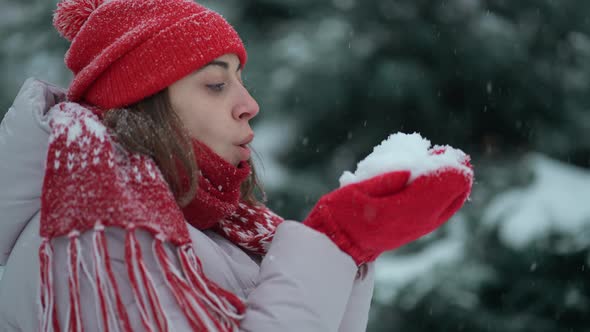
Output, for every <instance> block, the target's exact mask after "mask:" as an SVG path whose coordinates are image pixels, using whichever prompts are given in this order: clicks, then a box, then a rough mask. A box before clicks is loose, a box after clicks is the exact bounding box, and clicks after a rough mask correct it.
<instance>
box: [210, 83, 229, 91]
mask: <svg viewBox="0 0 590 332" xmlns="http://www.w3.org/2000/svg"><path fill="white" fill-rule="evenodd" d="M224 86H225V83H217V84H207V87H208V88H209V89H211V90H213V91H215V92H221V91H222V90H223V87H224Z"/></svg>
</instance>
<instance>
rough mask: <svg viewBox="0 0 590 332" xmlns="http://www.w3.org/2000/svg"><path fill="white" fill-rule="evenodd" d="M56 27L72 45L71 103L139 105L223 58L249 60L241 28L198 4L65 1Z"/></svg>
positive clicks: (68, 62) (68, 55) (137, 0)
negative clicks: (216, 59) (236, 28)
mask: <svg viewBox="0 0 590 332" xmlns="http://www.w3.org/2000/svg"><path fill="white" fill-rule="evenodd" d="M53 25H54V26H55V28H56V29H57V30H58V31H59V33H60V34H61V35H62V36H63V37H64V38H66V39H68V40H69V41H71V45H70V48H69V50H68V51H67V53H66V56H65V63H66V65H67V66H68V68H70V70H71V71H72V72H73V73H74V79H73V81H72V84H71V85H70V88H69V90H68V98H69V100H71V101H75V102H77V101H84V102H86V103H89V104H92V105H95V106H98V107H100V108H101V109H103V110H107V109H111V108H118V107H123V106H127V105H130V104H133V103H135V102H138V101H140V100H142V99H144V98H145V97H148V96H150V95H152V94H154V93H157V92H159V91H160V90H162V89H164V88H165V87H167V86H169V85H170V84H172V83H174V82H175V81H177V80H179V79H181V78H182V77H184V76H186V75H188V74H189V73H191V72H193V71H195V70H197V69H199V68H201V67H202V66H204V65H206V64H207V63H209V62H211V61H212V60H213V59H215V58H217V57H219V56H222V55H224V54H228V53H233V54H236V55H237V56H238V58H239V60H240V62H241V63H242V65H244V64H245V63H246V59H247V55H246V50H245V49H244V45H243V43H242V40H241V39H240V37H239V35H238V33H237V32H236V31H235V30H234V28H233V27H232V26H231V25H230V24H229V23H228V22H227V21H226V20H225V19H224V18H223V17H222V16H221V15H219V14H218V13H216V12H214V11H212V10H210V9H207V8H205V7H203V6H201V5H199V4H197V3H195V2H193V1H192V0H62V1H61V2H60V3H58V5H57V9H56V10H55V13H54V16H53Z"/></svg>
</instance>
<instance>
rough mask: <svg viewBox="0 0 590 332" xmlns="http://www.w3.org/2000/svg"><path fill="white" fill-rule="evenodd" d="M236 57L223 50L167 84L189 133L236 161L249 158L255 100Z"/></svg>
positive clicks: (229, 159) (174, 104) (173, 106)
mask: <svg viewBox="0 0 590 332" xmlns="http://www.w3.org/2000/svg"><path fill="white" fill-rule="evenodd" d="M241 75H242V69H241V66H240V61H239V60H238V57H237V56H236V55H234V54H226V55H223V56H220V57H218V58H216V59H215V60H213V61H212V62H211V63H209V64H208V65H206V66H205V67H203V68H201V69H199V70H197V71H195V72H194V73H192V74H189V75H188V76H186V77H184V78H182V79H180V80H178V81H176V82H174V83H173V84H172V85H170V86H169V87H168V93H169V95H170V101H171V103H172V108H173V109H174V110H175V111H176V113H177V114H178V116H179V117H180V120H181V121H182V122H183V124H184V126H185V128H186V129H187V130H188V133H189V134H190V135H191V137H193V138H195V139H197V140H199V141H201V142H203V143H205V145H207V146H208V147H209V148H211V149H212V150H213V151H215V152H216V153H217V154H218V155H220V156H221V157H222V158H223V159H225V160H226V161H228V162H230V163H232V164H233V165H237V164H238V163H239V162H240V161H242V160H248V159H249V158H250V149H249V148H248V147H247V146H246V144H249V143H250V142H251V141H252V139H253V138H254V132H253V131H252V128H250V123H249V121H250V119H252V118H253V117H255V116H256V114H258V111H259V107H258V103H256V101H255V100H254V99H253V98H252V96H251V95H250V93H248V91H247V90H246V88H245V87H244V85H243V83H242V78H241Z"/></svg>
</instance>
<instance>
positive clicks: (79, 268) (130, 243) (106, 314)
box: [39, 224, 246, 332]
mask: <svg viewBox="0 0 590 332" xmlns="http://www.w3.org/2000/svg"><path fill="white" fill-rule="evenodd" d="M135 230H136V227H135V226H134V225H133V224H130V225H129V226H128V227H127V229H126V236H125V261H126V268H127V274H128V277H129V282H130V285H131V288H132V291H133V295H134V297H135V300H136V303H137V308H138V311H139V313H140V317H141V322H142V326H143V328H144V330H145V331H168V330H169V325H170V322H169V318H168V317H167V315H166V312H165V310H164V308H163V306H162V302H161V297H160V295H159V294H158V292H157V291H156V287H155V283H154V280H153V278H152V275H151V273H150V272H149V271H148V269H147V267H146V265H145V262H144V258H143V253H142V249H141V246H140V244H139V242H138V240H137V236H136V232H135ZM91 232H93V234H92V243H93V245H92V261H93V262H92V263H93V264H94V265H93V266H94V274H93V273H91V271H90V269H89V268H88V266H89V265H88V264H89V262H86V261H85V257H84V256H83V255H82V247H81V245H80V239H79V237H80V234H79V232H78V231H72V232H70V233H69V234H68V244H67V265H68V276H67V284H68V291H69V294H68V301H67V306H68V307H67V308H64V309H65V310H67V311H66V312H67V317H66V321H65V324H66V329H65V331H68V332H83V331H84V323H83V321H82V305H81V294H80V283H81V275H85V277H86V278H87V279H88V280H84V281H85V282H89V284H90V285H91V286H92V290H93V293H94V295H95V297H96V298H95V301H96V305H97V312H96V315H97V320H98V322H99V325H100V326H99V328H100V329H101V331H106V332H111V331H116V332H118V331H124V332H131V331H132V329H131V323H130V320H129V315H128V313H127V309H126V308H125V305H124V303H123V301H122V299H121V296H120V293H119V288H118V286H117V282H116V280H115V275H114V272H113V269H112V265H111V262H110V258H109V254H108V248H107V241H106V235H105V228H104V226H103V225H101V224H97V225H96V226H95V227H94V230H92V231H91ZM165 243H166V241H165V239H164V237H163V236H162V235H156V236H155V238H154V240H153V242H152V251H153V254H154V256H155V260H156V262H157V265H158V267H159V269H160V271H161V272H162V276H163V277H164V280H165V282H166V285H167V286H168V289H169V290H170V291H171V293H172V294H173V295H174V298H175V299H176V301H177V304H178V306H179V307H180V309H181V310H182V312H183V313H184V315H185V317H186V319H187V321H188V323H189V326H190V327H191V329H192V330H194V331H220V332H230V331H236V330H237V329H238V327H239V323H240V321H241V320H242V319H243V318H244V312H245V308H246V306H245V304H244V303H243V301H242V300H241V299H240V298H238V297H237V296H236V295H234V294H233V293H230V292H228V291H226V290H224V289H222V288H220V287H218V286H217V285H216V284H215V283H213V282H211V281H210V280H209V279H208V278H207V277H206V276H205V274H204V272H203V269H202V265H201V262H200V260H199V259H198V257H197V256H196V255H195V252H194V249H193V247H192V245H191V244H185V245H182V246H180V247H178V248H177V250H176V252H175V254H176V256H177V257H178V259H179V262H180V265H181V269H179V268H177V267H176V266H175V264H174V263H173V260H171V257H170V256H169V254H168V252H167V250H166V247H165ZM53 254H54V248H53V245H52V243H51V240H50V239H49V238H43V240H42V243H41V246H40V247H39V259H40V273H41V280H40V302H39V306H40V318H39V319H40V330H41V331H42V332H50V331H51V332H56V331H61V329H60V323H59V315H58V308H57V304H56V296H55V284H54V275H53ZM80 272H82V273H80ZM60 309H61V308H60ZM62 310H63V309H62Z"/></svg>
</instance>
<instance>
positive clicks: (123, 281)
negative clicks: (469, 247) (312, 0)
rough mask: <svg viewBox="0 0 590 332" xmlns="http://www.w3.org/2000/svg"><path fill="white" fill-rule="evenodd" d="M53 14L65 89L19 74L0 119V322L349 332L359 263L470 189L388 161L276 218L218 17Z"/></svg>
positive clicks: (228, 32) (124, 1)
mask: <svg viewBox="0 0 590 332" xmlns="http://www.w3.org/2000/svg"><path fill="white" fill-rule="evenodd" d="M54 25H55V26H56V28H57V29H58V31H59V32H60V33H61V34H62V35H63V36H64V37H65V38H67V39H68V40H70V41H71V46H70V49H69V50H68V53H67V54H66V58H65V61H66V64H67V66H68V67H69V68H70V69H71V70H72V71H73V73H74V79H73V81H72V84H71V85H70V87H69V89H68V91H67V97H66V95H65V92H64V91H61V89H59V88H56V87H53V86H51V85H48V84H46V83H44V82H39V81H35V80H32V79H30V80H28V81H27V82H25V84H24V86H23V88H22V89H21V91H20V92H19V95H18V96H17V98H16V100H15V102H14V105H13V107H12V108H11V110H9V112H8V113H7V115H6V116H5V118H4V120H3V122H2V127H1V128H2V129H1V130H2V131H0V157H1V158H2V160H3V162H2V166H0V185H1V188H2V189H0V195H1V196H0V210H1V211H2V216H3V217H2V218H3V219H2V222H1V223H0V234H1V235H0V249H1V250H0V255H1V256H0V263H2V264H6V271H5V274H4V277H3V279H2V281H1V283H0V326H1V327H2V330H3V331H32V330H37V329H41V330H43V331H51V330H53V331H61V330H68V331H70V330H75V331H82V330H84V331H111V330H112V331H119V330H122V331H138V330H142V331H143V330H145V331H168V330H171V331H189V330H192V331H238V330H239V331H257V332H258V331H291V330H293V331H361V330H364V329H365V328H366V324H367V318H368V311H369V305H370V301H371V297H372V289H373V273H374V271H373V263H372V262H373V261H374V260H375V259H376V258H377V257H378V256H379V255H380V254H381V253H382V252H384V251H386V250H392V249H394V248H397V247H399V246H401V245H403V244H405V243H408V242H410V241H413V240H415V239H417V238H418V237H420V236H422V235H424V234H427V233H429V232H431V231H432V230H434V229H436V228H437V227H438V226H439V225H441V224H442V223H443V222H444V221H446V220H447V219H448V218H450V216H452V215H453V214H454V212H455V211H457V209H459V208H460V207H461V206H462V204H463V202H464V201H465V199H466V198H467V196H468V194H469V192H470V189H471V181H472V179H471V177H470V176H466V175H465V174H463V173H461V172H459V171H457V170H453V169H449V170H442V171H441V172H439V173H438V174H437V176H436V177H429V176H424V177H423V178H419V179H417V180H415V181H414V182H412V184H411V185H406V183H407V182H408V179H409V176H410V174H409V172H407V171H398V172H390V173H386V174H383V175H380V176H377V177H374V178H372V179H369V180H366V181H363V182H360V183H357V184H352V185H349V186H346V187H343V188H341V189H338V190H335V191H333V192H331V193H329V194H327V195H325V196H324V197H322V198H321V199H320V201H319V202H318V203H317V205H316V206H315V207H314V209H313V210H312V212H311V213H310V215H309V216H308V217H307V218H306V220H304V221H303V222H302V223H298V222H295V221H283V220H282V219H281V218H280V217H278V216H277V215H275V214H274V213H272V212H271V211H270V210H268V209H267V208H266V207H265V206H264V205H263V204H262V203H260V202H258V201H257V200H256V198H255V196H254V194H253V193H254V189H255V188H256V186H257V181H256V176H255V172H254V168H253V166H252V163H251V162H250V150H249V148H248V144H249V143H250V142H251V141H252V139H253V137H254V133H253V131H252V129H251V127H250V123H249V121H250V120H251V119H252V118H254V117H255V116H256V115H257V114H258V112H259V107H258V104H257V103H256V101H255V100H254V99H253V98H252V97H251V96H250V94H249V93H248V92H247V90H246V89H245V88H244V86H243V84H242V80H241V73H242V71H243V70H244V65H245V64H246V58H247V57H246V51H245V49H244V47H243V44H242V41H241V40H240V38H239V36H238V34H237V33H236V32H235V31H234V29H233V28H232V27H231V26H230V25H229V24H228V23H227V22H226V21H225V20H224V19H223V18H222V17H221V16H220V15H219V14H217V13H215V12H213V11H211V10H209V9H206V8H204V7H202V6H200V5H198V4H196V3H194V2H192V1H188V0H167V1H164V0H144V1H138V0H111V1H104V2H103V1H100V0H64V1H62V2H60V3H59V4H58V9H57V10H56V13H55V16H54ZM5 161H7V162H5ZM425 196H428V199H424V197H425ZM418 206H419V207H420V208H417V207H418ZM407 220H411V221H412V222H411V223H410V222H407ZM404 221H406V222H404Z"/></svg>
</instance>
